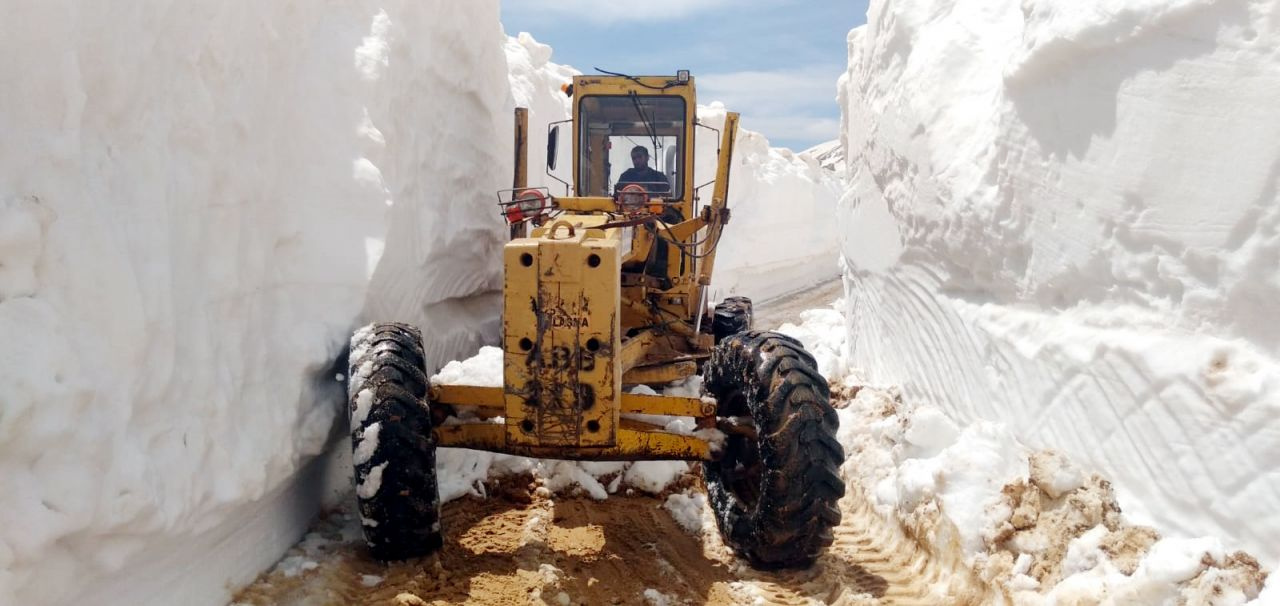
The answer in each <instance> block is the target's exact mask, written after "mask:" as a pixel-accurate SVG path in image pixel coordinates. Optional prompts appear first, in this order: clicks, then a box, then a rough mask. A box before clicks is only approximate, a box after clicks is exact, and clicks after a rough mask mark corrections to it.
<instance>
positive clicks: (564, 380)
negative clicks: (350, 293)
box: [348, 71, 844, 568]
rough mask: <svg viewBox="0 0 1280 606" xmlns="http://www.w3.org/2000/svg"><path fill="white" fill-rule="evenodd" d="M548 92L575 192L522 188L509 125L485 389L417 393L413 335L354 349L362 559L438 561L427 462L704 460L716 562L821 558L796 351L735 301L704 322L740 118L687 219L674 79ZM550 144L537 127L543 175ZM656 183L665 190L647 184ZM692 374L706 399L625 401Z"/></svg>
mask: <svg viewBox="0 0 1280 606" xmlns="http://www.w3.org/2000/svg"><path fill="white" fill-rule="evenodd" d="M565 92H566V94H568V95H570V96H572V98H573V114H572V115H573V118H572V120H570V121H571V122H572V136H573V156H572V157H573V179H572V181H573V182H572V184H571V185H570V184H568V183H566V184H565V185H566V192H567V191H568V190H569V189H570V187H572V189H573V191H574V192H575V193H576V195H573V196H569V195H566V196H561V197H552V196H550V195H548V191H547V190H546V189H545V188H533V189H531V188H527V187H526V183H527V162H526V159H525V158H526V156H527V149H526V147H527V146H526V142H527V140H528V137H527V135H528V122H527V112H526V110H523V109H517V110H516V120H515V122H516V129H515V131H516V132H515V137H516V145H515V149H516V170H515V179H514V188H513V189H512V190H507V191H504V192H500V193H499V203H500V207H501V208H502V210H503V214H504V215H505V216H506V218H507V221H508V224H509V226H510V231H511V240H510V242H508V243H507V244H506V246H505V250H504V253H503V264H504V280H503V297H504V303H503V322H502V326H503V333H504V334H503V335H502V348H503V385H502V387H479V386H460V385H432V384H430V383H429V381H428V379H427V373H426V369H425V367H424V359H423V349H422V339H423V338H424V336H423V334H422V333H421V332H420V331H419V329H418V328H415V327H413V326H410V325H407V324H402V323H375V324H371V325H369V326H366V327H365V328H363V329H361V330H359V331H357V332H356V334H355V335H354V336H353V337H352V344H351V346H352V349H351V354H350V357H349V360H348V361H349V366H350V368H349V370H350V374H349V375H348V376H350V377H351V380H350V383H349V404H350V408H351V427H352V447H353V449H354V456H353V460H354V463H355V482H356V486H357V490H356V492H357V499H358V501H359V508H360V513H361V517H362V518H363V520H364V527H363V528H364V533H365V537H366V539H367V541H368V544H369V546H370V548H371V550H372V552H373V555H374V556H375V557H377V558H379V559H383V560H396V559H404V558H410V557H416V556H421V555H425V554H428V553H430V552H433V551H435V550H437V549H438V548H440V547H441V545H442V537H441V528H440V499H439V494H438V491H437V485H436V469H435V449H436V448H438V447H454V448H469V449H475V450H485V451H492V452H501V453H509V454H515V455H523V456H530V457H546V458H556V459H586V460H652V459H682V460H697V461H702V463H703V468H702V470H703V476H704V478H705V481H706V488H707V494H708V496H709V500H710V503H711V505H712V507H713V508H714V510H715V515H716V520H717V522H718V525H719V528H720V531H721V533H722V535H723V537H724V539H725V542H726V543H727V544H728V545H730V546H731V547H732V548H733V549H734V550H735V551H736V552H737V553H738V554H739V555H740V556H742V557H744V558H745V559H747V560H748V561H749V562H750V563H751V564H752V565H753V566H755V567H758V568H794V567H804V566H808V565H810V564H811V563H812V562H813V561H814V559H815V558H817V557H818V555H819V553H820V552H821V551H822V550H823V549H824V548H826V546H827V545H829V544H830V543H831V541H832V537H831V532H830V531H831V528H832V527H833V526H835V525H836V524H838V523H839V521H840V512H839V510H838V509H837V506H836V501H837V499H839V498H840V496H841V495H842V494H843V493H844V484H843V482H841V480H840V478H839V476H838V474H837V468H838V467H839V465H840V463H841V461H843V453H842V450H841V448H840V445H839V443H838V442H836V439H835V432H836V426H837V421H836V415H835V411H834V410H833V409H832V407H831V405H830V402H829V397H830V396H829V393H828V388H827V383H826V381H825V380H824V379H823V378H822V376H821V375H819V374H818V372H817V370H816V365H815V363H814V359H813V358H812V356H810V355H809V354H808V353H807V352H806V351H805V350H804V347H803V346H802V345H801V344H800V343H799V342H798V341H796V340H794V339H792V338H790V337H787V336H784V335H781V334H777V333H773V332H761V331H754V330H751V302H750V301H749V300H747V299H745V298H740V297H732V298H729V299H727V300H725V301H724V302H722V303H720V304H719V305H717V306H716V307H715V309H714V311H713V312H712V313H711V314H710V315H709V317H708V314H706V313H705V312H706V307H707V306H706V297H707V292H708V286H709V284H710V280H711V274H712V270H713V268H714V265H715V254H716V245H717V243H718V242H719V241H720V237H721V234H722V233H723V230H724V228H725V224H726V223H728V222H729V208H728V206H727V204H726V203H727V194H728V188H729V167H730V164H731V159H732V155H733V146H734V140H735V136H736V133H737V126H738V115H737V114H735V113H729V114H728V115H727V117H726V119H725V124H724V129H723V132H722V133H721V134H720V139H719V155H718V159H717V170H716V175H715V181H714V186H713V187H712V193H711V200H710V203H708V204H705V205H704V204H700V202H701V201H700V199H699V195H698V190H697V189H696V188H695V183H696V182H695V180H694V170H693V169H694V157H693V156H694V154H693V150H694V131H695V126H700V125H697V124H696V114H695V111H696V107H697V103H696V97H695V94H694V82H693V78H691V77H689V74H688V72H687V71H681V72H679V73H678V74H677V76H675V77H668V76H644V77H631V76H621V75H607V76H577V77H575V78H574V79H573V82H572V85H571V86H566V87H565ZM703 128H705V127H703ZM708 130H713V129H708ZM558 134H559V124H554V125H552V127H551V128H550V129H549V131H548V145H547V148H548V154H547V157H548V172H550V171H551V170H553V169H554V167H555V163H556V152H557V140H558ZM636 143H640V144H642V145H644V146H645V147H646V148H647V149H651V150H652V151H653V157H654V158H655V160H657V161H658V163H659V166H658V171H657V172H655V171H653V170H649V171H647V172H645V174H648V175H651V177H650V179H651V182H644V183H617V182H616V181H621V180H622V179H621V178H615V177H613V164H614V162H613V160H614V158H615V153H614V150H617V152H618V153H617V154H616V156H617V157H618V159H619V160H622V161H623V162H625V160H626V159H627V158H628V156H629V151H630V150H632V149H633V145H634V144H636ZM637 162H639V160H637ZM637 168H638V167H637ZM659 172H660V173H661V175H662V176H663V180H662V181H658V180H657V179H656V178H655V177H653V176H652V175H657V174H658V173H659ZM707 185H710V183H708V184H707ZM427 328H428V329H429V327H427ZM425 336H426V338H428V339H429V338H431V337H430V333H429V332H428V333H427V334H426V335H425ZM699 370H701V372H702V375H703V383H702V390H703V394H704V395H705V396H710V397H704V398H687V397H674V396H664V395H640V394H632V393H628V390H629V388H631V387H632V386H635V385H640V384H650V385H662V384H666V383H669V382H671V381H676V380H680V379H683V378H686V377H689V376H692V375H694V374H696V373H698V372H699ZM636 415H666V416H673V417H677V416H678V417H693V418H694V419H695V420H696V424H697V427H698V428H699V429H702V430H711V431H697V432H694V433H693V434H692V435H685V434H680V433H673V432H668V431H664V430H663V427H662V426H659V425H654V424H651V423H649V422H646V421H645V420H643V419H651V418H652V417H638V418H635V417H636ZM498 418H501V422H497V419H498ZM446 421H447V422H446ZM720 432H722V433H720ZM712 436H715V437H716V438H722V439H715V440H711V439H710V438H712Z"/></svg>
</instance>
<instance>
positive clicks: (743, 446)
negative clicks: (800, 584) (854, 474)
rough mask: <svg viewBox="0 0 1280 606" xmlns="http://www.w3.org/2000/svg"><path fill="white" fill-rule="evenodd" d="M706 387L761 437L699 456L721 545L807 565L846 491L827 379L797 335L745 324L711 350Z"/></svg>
mask: <svg viewBox="0 0 1280 606" xmlns="http://www.w3.org/2000/svg"><path fill="white" fill-rule="evenodd" d="M702 385H703V392H704V393H705V394H707V395H711V396H714V397H715V398H716V400H717V402H718V410H717V414H718V415H719V416H722V417H724V416H731V417H741V416H749V417H751V419H752V420H753V421H754V422H755V426H756V432H757V434H758V436H757V437H754V438H752V437H748V436H744V435H730V436H728V438H727V439H726V441H725V444H724V449H723V451H722V453H721V454H722V456H721V458H720V459H719V460H717V461H708V462H705V463H703V475H704V476H705V477H706V482H707V494H708V496H709V497H710V500H711V505H712V509H713V510H714V512H715V515H716V523H717V525H718V526H719V527H720V533H721V535H722V536H723V537H724V540H725V543H727V544H728V545H729V546H730V547H732V548H733V549H734V551H735V552H737V554H738V555H739V556H741V557H743V558H745V559H746V560H747V561H748V562H749V563H750V564H751V565H752V566H753V567H755V568H760V569H778V568H804V567H807V566H809V565H811V564H812V563H813V562H814V560H816V559H817V557H818V556H819V555H820V554H821V553H822V551H823V550H824V549H825V548H826V547H827V546H828V545H830V544H831V541H832V535H831V529H832V528H833V527H835V526H836V525H837V524H839V523H840V509H839V508H838V506H837V505H836V502H837V501H838V500H839V499H840V497H841V496H843V495H844V490H845V488H844V482H843V481H841V479H840V474H839V468H840V464H841V463H842V462H843V461H844V449H842V448H841V447H840V443H839V442H838V441H836V429H837V428H838V426H839V421H838V419H837V417H836V413H835V409H834V408H832V407H831V402H830V397H831V395H830V391H829V388H828V387H827V382H826V380H825V379H823V378H822V376H821V375H820V374H818V371H817V365H816V363H815V362H814V359H813V357H812V356H810V355H809V353H808V352H806V351H805V350H804V346H803V345H801V344H800V342H799V341H796V340H795V339H792V338H791V337H788V336H785V335H782V334H778V333H774V332H761V331H749V332H744V333H740V334H736V335H732V336H729V337H727V338H726V339H725V340H724V341H723V342H722V343H720V345H718V346H717V347H716V349H715V351H714V352H713V353H712V355H711V360H710V361H709V362H708V363H707V365H706V371H705V373H704V375H703V384H702Z"/></svg>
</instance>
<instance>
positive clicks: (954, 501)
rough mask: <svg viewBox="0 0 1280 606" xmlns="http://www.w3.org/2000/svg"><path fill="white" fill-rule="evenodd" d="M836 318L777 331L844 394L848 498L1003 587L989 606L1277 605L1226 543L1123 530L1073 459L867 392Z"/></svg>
mask: <svg viewBox="0 0 1280 606" xmlns="http://www.w3.org/2000/svg"><path fill="white" fill-rule="evenodd" d="M839 306H842V304H841V303H837V307H839ZM839 316H840V313H839V312H838V311H836V310H834V309H818V310H809V311H806V312H804V313H803V314H802V318H803V321H802V322H801V323H800V324H799V325H794V324H787V325H784V326H783V327H782V328H780V329H779V330H780V331H781V332H784V333H786V334H789V335H791V336H793V337H795V338H797V339H799V340H800V341H801V342H802V343H804V344H805V348H806V349H808V350H809V351H810V352H813V353H814V354H815V355H814V357H815V358H816V359H817V360H818V363H819V366H820V368H822V369H823V374H824V376H826V377H827V378H828V379H829V380H830V381H831V382H832V384H833V387H834V389H833V395H834V399H835V401H834V404H835V406H836V407H837V409H838V414H839V417H840V429H839V433H838V434H837V438H838V439H839V441H840V443H841V445H842V446H843V447H844V449H845V453H846V455H847V460H846V461H845V464H844V465H843V466H842V468H841V475H842V476H843V477H844V480H845V482H846V483H847V485H848V486H849V493H850V495H852V496H851V498H854V499H858V500H865V501H867V502H868V503H869V504H870V506H871V507H872V508H873V509H874V510H875V512H876V513H877V514H879V515H880V516H881V517H883V518H884V520H885V521H886V522H887V523H888V527H889V528H891V529H894V530H896V531H897V532H900V533H901V535H902V536H903V537H904V539H908V540H913V541H916V542H918V543H919V544H921V545H922V546H924V547H925V549H926V551H927V552H928V553H930V554H931V557H933V558H935V559H937V560H941V561H950V562H953V564H952V566H953V574H954V575H955V576H963V575H966V574H968V573H969V570H972V571H973V572H974V573H975V574H976V575H977V577H978V578H981V579H982V580H983V581H985V582H986V583H987V584H988V585H989V586H990V587H991V589H992V593H990V594H989V595H988V596H987V598H986V599H985V601H984V603H1012V604H1019V605H1028V606H1040V605H1048V604H1094V603H1113V602H1114V603H1119V604H1170V605H1172V604H1193V605H1209V604H1237V605H1243V604H1246V603H1248V604H1251V605H1256V606H1263V605H1264V604H1269V603H1271V602H1269V601H1267V600H1268V599H1269V598H1270V595H1268V594H1267V593H1266V591H1267V590H1264V589H1263V583H1264V580H1267V579H1266V575H1265V573H1264V572H1263V571H1262V570H1261V568H1260V567H1259V565H1258V562H1257V561H1256V560H1254V559H1253V558H1252V557H1251V556H1249V555H1247V554H1244V553H1240V552H1231V551H1230V550H1229V549H1227V548H1226V547H1224V544H1223V541H1221V540H1219V539H1218V538H1213V537H1200V538H1161V537H1160V535H1159V533H1157V532H1156V531H1154V530H1152V529H1150V528H1145V527H1141V526H1135V525H1133V524H1130V523H1128V522H1126V521H1125V520H1124V519H1123V517H1122V516H1121V515H1120V509H1119V507H1118V506H1117V505H1116V499H1115V495H1114V493H1113V489H1112V484H1111V483H1110V482H1109V481H1108V480H1107V479H1105V478H1103V477H1101V476H1098V475H1096V474H1092V473H1087V472H1086V471H1085V470H1083V469H1081V468H1080V467H1078V466H1077V465H1076V464H1075V463H1074V462H1073V461H1072V460H1071V459H1070V458H1069V457H1067V456H1065V455H1063V454H1061V453H1059V452H1055V451H1050V450H1041V451H1035V450H1032V449H1031V448H1029V447H1028V446H1026V445H1025V444H1024V443H1023V442H1021V441H1020V440H1018V439H1017V438H1016V437H1015V436H1014V435H1013V433H1012V432H1011V431H1010V427H1009V426H1008V425H1007V424H1005V423H1001V422H993V421H988V420H979V421H976V422H973V423H970V424H967V425H962V424H959V423H957V422H956V421H955V420H954V419H952V418H951V417H949V416H948V414H947V413H946V412H945V411H944V410H943V409H942V408H940V407H939V406H938V404H942V403H943V402H930V401H916V400H913V399H911V398H907V397H904V396H903V394H902V390H901V389H900V388H899V387H897V386H873V385H868V384H866V380H865V378H864V376H863V375H862V373H861V372H860V371H859V370H856V369H849V367H848V365H847V360H845V359H844V358H846V357H847V355H846V353H845V345H846V338H845V335H844V334H843V333H842V332H841V331H835V330H831V327H832V325H833V323H835V322H838V321H839V320H840V318H839ZM1273 576H1274V575H1273ZM1270 583H1271V584H1272V585H1274V583H1275V581H1270ZM1270 591H1272V592H1274V589H1270ZM938 597H939V598H940V599H941V597H942V596H938ZM951 597H954V596H951ZM1104 600H1110V601H1105V602H1104Z"/></svg>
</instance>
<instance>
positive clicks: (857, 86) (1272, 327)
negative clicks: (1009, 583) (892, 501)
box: [839, 0, 1280, 565]
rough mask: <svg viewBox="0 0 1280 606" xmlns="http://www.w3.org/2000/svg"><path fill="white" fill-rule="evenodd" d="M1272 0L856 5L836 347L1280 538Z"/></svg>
mask: <svg viewBox="0 0 1280 606" xmlns="http://www.w3.org/2000/svg"><path fill="white" fill-rule="evenodd" d="M1278 24H1280V12H1278V11H1277V10H1276V9H1275V6H1274V4H1271V3H1259V2H1247V1H1245V0H1231V1H1222V2H1209V1H1198V0H1187V1H1179V2H1172V3H1171V2H1153V1H1152V2H1138V3H1128V4H1126V6H1125V7H1124V8H1115V7H1113V6H1112V3H1106V2H1100V1H1091V2H1085V3H1073V4H1071V5H1070V6H1067V5H1064V4H1062V3H1053V2H1042V1H1038V0H1033V1H1021V2H1019V1H1014V0H1006V1H1001V2H969V1H961V2H934V1H931V0H919V1H915V2H905V3H904V2H898V3H888V2H873V3H872V6H871V9H870V11H869V13H868V24H867V25H866V26H864V27H861V28H858V29H855V30H854V31H853V32H851V33H850V36H849V70H848V73H847V74H845V76H843V77H842V79H841V87H840V102H841V104H842V106H843V125H844V132H843V134H842V138H843V141H844V145H845V152H846V158H847V162H848V168H849V171H850V179H851V188H850V191H849V192H848V193H847V194H846V196H845V197H844V198H843V199H842V200H841V203H840V212H839V219H840V221H841V229H840V233H841V236H842V238H843V242H842V249H843V256H844V259H845V260H846V263H847V270H846V272H845V279H846V290H847V295H848V297H847V301H848V303H847V305H848V309H847V312H848V316H849V324H850V331H851V336H850V344H849V347H850V353H851V356H852V359H851V363H852V364H853V365H855V366H859V367H862V368H864V369H866V371H867V372H868V374H869V375H870V377H871V378H872V379H873V380H875V381H878V382H886V383H900V384H902V385H903V386H904V390H905V391H906V394H907V396H908V397H909V398H912V399H915V400H919V401H927V402H933V403H936V404H938V405H939V406H942V407H943V408H944V409H945V410H946V412H947V413H948V414H950V415H952V416H954V417H956V418H959V419H962V420H965V421H973V420H977V419H989V420H1000V421H1003V422H1005V423H1007V424H1008V426H1009V427H1010V428H1011V429H1012V430H1013V432H1014V433H1015V434H1016V435H1018V436H1019V437H1020V438H1021V439H1023V440H1024V441H1026V442H1028V443H1029V444H1031V445H1032V446H1034V447H1052V448H1057V449H1059V450H1062V451H1065V452H1067V453H1068V454H1069V455H1070V457H1071V458H1072V459H1073V460H1074V461H1076V462H1077V463H1078V464H1080V465H1081V466H1083V467H1086V468H1091V470H1097V471H1100V472H1102V473H1103V475H1105V476H1107V477H1109V478H1110V479H1111V480H1112V481H1113V482H1114V483H1115V486H1116V489H1117V491H1118V494H1119V497H1120V499H1119V500H1120V505H1121V506H1122V507H1123V508H1124V511H1125V513H1126V514H1128V515H1129V516H1130V517H1131V518H1133V519H1135V520H1138V521H1143V522H1148V523H1152V524H1153V525H1155V526H1156V527H1157V528H1159V529H1161V530H1162V531H1164V532H1167V533H1171V534H1173V535H1175V536H1178V535H1180V536H1194V535H1203V534H1212V535H1219V536H1222V537H1224V538H1227V539H1228V540H1229V542H1231V543H1233V544H1235V545H1237V546H1240V547H1244V548H1246V549H1248V550H1250V551H1251V552H1253V553H1254V554H1256V555H1258V556H1259V557H1260V558H1261V559H1262V560H1263V561H1264V564H1269V565H1275V563H1276V562H1277V561H1280V547H1277V544H1276V542H1275V541H1274V540H1271V538H1273V537H1276V536H1280V516H1277V515H1276V513H1275V512H1276V511H1278V510H1280V483H1278V482H1277V481H1276V479H1277V477H1280V466H1278V465H1280V360H1278V359H1277V358H1278V356H1280V324H1278V323H1277V322H1276V321H1275V318H1274V316H1275V315H1276V313H1277V312H1280V303H1277V301H1280V195H1278V194H1277V189H1278V186H1280V143H1277V142H1278V141H1280V119H1278V118H1277V114H1276V112H1275V100H1276V99H1277V98H1280V50H1277V49H1280V25H1278Z"/></svg>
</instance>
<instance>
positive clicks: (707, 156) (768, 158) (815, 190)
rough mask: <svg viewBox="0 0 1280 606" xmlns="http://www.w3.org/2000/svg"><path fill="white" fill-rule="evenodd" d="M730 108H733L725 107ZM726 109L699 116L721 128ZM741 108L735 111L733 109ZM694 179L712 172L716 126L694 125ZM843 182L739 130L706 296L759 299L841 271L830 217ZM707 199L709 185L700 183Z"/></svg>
mask: <svg viewBox="0 0 1280 606" xmlns="http://www.w3.org/2000/svg"><path fill="white" fill-rule="evenodd" d="M728 109H729V110H736V108H728ZM725 111H726V108H725V107H724V106H723V105H722V104H720V103H718V102H713V103H711V104H710V105H700V106H699V107H698V121H699V122H700V123H702V124H703V125H706V126H709V127H711V128H716V129H719V128H721V127H723V126H724V116H725ZM736 111H741V110H736ZM697 131H698V132H697V136H698V139H697V152H696V153H697V155H696V156H695V158H694V161H695V163H696V165H695V167H694V170H695V171H696V172H697V174H698V177H697V179H696V180H697V182H698V183H699V184H701V183H706V182H708V181H712V180H714V179H715V174H716V148H717V147H719V145H720V139H719V133H713V132H711V131H708V130H706V129H704V128H699V129H697ZM844 188H845V182H844V180H843V179H841V178H840V176H839V174H838V173H836V172H835V171H833V170H830V169H828V168H824V167H823V166H822V164H821V163H820V162H819V160H818V159H816V158H815V157H813V156H811V155H809V154H797V153H794V152H792V151H791V150H789V149H787V148H779V147H770V146H769V140H768V139H766V138H765V137H764V135H761V134H760V133H757V132H754V131H750V130H746V129H744V128H739V129H738V138H737V142H736V144H735V148H734V156H733V163H732V164H731V165H730V167H729V209H730V211H731V212H732V213H733V215H732V219H731V220H730V222H729V224H728V225H727V226H725V231H724V237H723V238H722V239H721V241H720V245H719V247H718V248H717V251H718V252H717V253H716V267H715V272H714V273H713V275H712V282H711V288H712V291H713V296H712V299H715V300H719V299H723V298H725V297H728V296H733V295H741V296H747V297H751V298H752V299H754V300H755V301H764V300H767V299H771V298H774V297H777V296H779V295H783V294H786V293H788V292H792V291H796V290H800V289H803V288H805V287H808V286H812V285H814V284H817V283H819V282H822V281H824V280H830V279H833V278H835V277H836V276H838V275H839V274H840V269H839V264H838V260H839V256H840V255H839V239H838V237H837V232H836V224H835V222H834V221H832V220H831V216H832V214H833V213H834V212H835V209H836V202H837V201H838V200H839V198H840V194H841V192H843V191H844ZM701 195H702V203H703V204H710V203H711V186H708V187H706V188H704V189H703V190H702V194H701Z"/></svg>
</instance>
